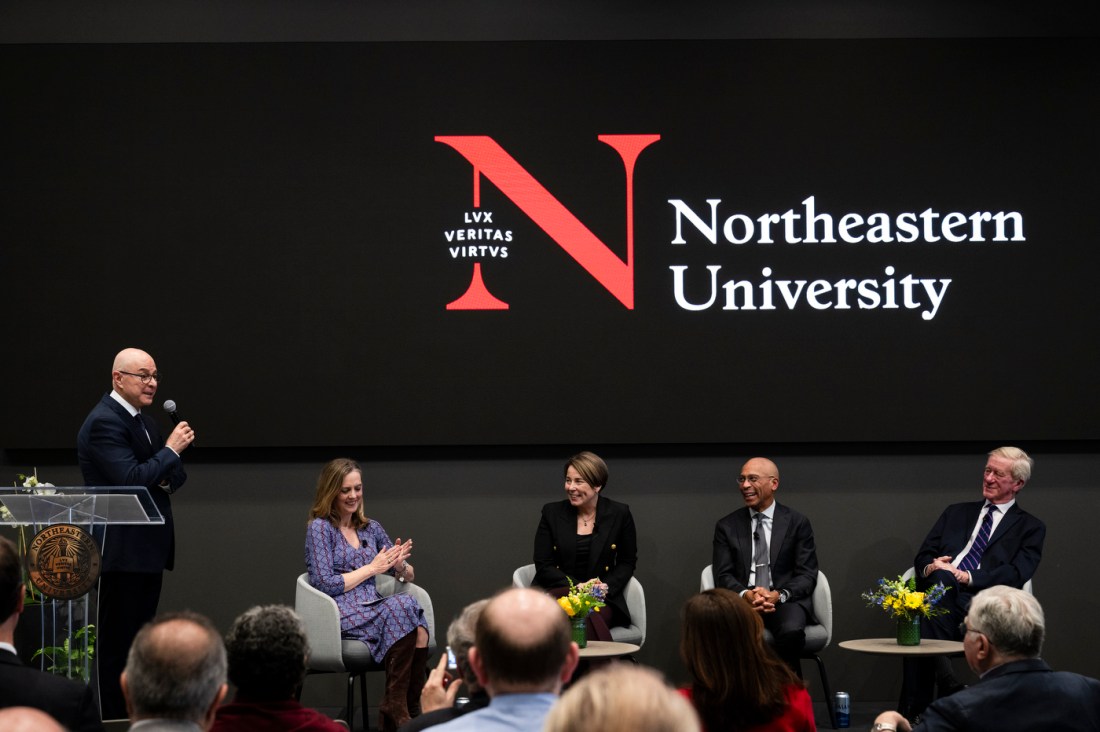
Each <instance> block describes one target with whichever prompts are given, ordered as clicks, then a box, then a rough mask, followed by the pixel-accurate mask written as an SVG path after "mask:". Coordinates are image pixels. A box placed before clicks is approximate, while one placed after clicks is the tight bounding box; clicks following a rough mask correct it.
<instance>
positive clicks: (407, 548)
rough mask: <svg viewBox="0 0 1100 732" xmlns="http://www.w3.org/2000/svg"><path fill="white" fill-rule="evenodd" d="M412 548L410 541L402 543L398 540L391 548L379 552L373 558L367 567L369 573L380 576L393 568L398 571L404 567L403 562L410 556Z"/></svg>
mask: <svg viewBox="0 0 1100 732" xmlns="http://www.w3.org/2000/svg"><path fill="white" fill-rule="evenodd" d="M412 546H413V543H412V539H409V540H408V541H405V542H402V541H401V539H400V538H398V539H397V541H396V542H394V545H393V546H391V547H389V548H387V549H383V550H381V551H380V552H378V554H376V555H375V556H374V559H372V560H371V563H370V565H369V566H370V568H371V573H372V574H382V573H384V572H388V571H390V570H391V569H393V568H394V567H396V568H397V569H398V570H399V571H400V570H401V569H402V568H403V567H404V566H405V562H406V561H407V560H408V559H409V557H411V556H412Z"/></svg>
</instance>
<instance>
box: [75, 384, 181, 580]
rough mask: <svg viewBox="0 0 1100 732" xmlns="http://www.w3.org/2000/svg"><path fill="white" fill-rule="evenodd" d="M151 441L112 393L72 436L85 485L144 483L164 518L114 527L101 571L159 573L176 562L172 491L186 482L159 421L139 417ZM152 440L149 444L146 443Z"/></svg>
mask: <svg viewBox="0 0 1100 732" xmlns="http://www.w3.org/2000/svg"><path fill="white" fill-rule="evenodd" d="M141 418H142V423H143V424H144V425H145V429H146V430H148V432H149V437H146V436H145V432H143V431H142V429H141V427H140V426H139V425H138V424H137V422H136V421H135V420H134V419H133V417H131V416H130V414H129V413H128V412H127V411H126V410H125V409H124V408H123V407H122V405H121V404H119V403H118V402H116V401H115V400H114V399H112V398H111V395H110V394H107V395H105V396H104V397H103V398H102V399H100V400H99V403H98V404H96V406H95V408H94V409H92V411H91V413H90V414H89V415H88V418H87V419H85V420H84V424H83V426H81V428H80V432H79V433H78V434H77V438H76V455H77V459H78V461H79V462H80V472H81V473H82V474H83V476H84V484H85V485H88V486H125V485H143V486H145V487H147V488H148V489H149V495H150V497H151V498H152V500H153V502H154V503H155V504H156V507H157V509H158V510H159V511H160V513H161V514H162V515H163V516H164V525H163V526H159V525H158V526H115V527H112V528H110V529H109V530H108V532H107V538H106V542H105V544H104V546H103V565H102V567H103V571H104V572H160V571H162V570H165V569H171V568H172V566H173V564H174V562H175V532H174V527H173V523H172V502H171V501H170V500H169V498H168V493H167V492H165V490H164V489H163V488H161V487H160V483H161V482H162V481H164V480H167V481H168V482H169V484H170V486H171V489H172V490H175V489H177V488H179V487H180V486H181V485H183V482H184V481H185V480H187V473H185V472H184V470H183V464H182V462H181V461H180V458H179V456H178V455H176V453H174V452H173V451H172V450H171V449H170V448H168V447H166V446H165V444H164V438H163V437H161V433H160V428H158V427H157V423H156V422H155V421H154V420H153V419H151V418H150V417H149V416H147V415H146V414H144V413H142V414H141ZM150 440H152V444H150Z"/></svg>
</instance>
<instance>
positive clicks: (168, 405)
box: [164, 399, 176, 414]
mask: <svg viewBox="0 0 1100 732" xmlns="http://www.w3.org/2000/svg"><path fill="white" fill-rule="evenodd" d="M164 411H166V412H168V413H169V414H171V413H172V412H174V411H176V403H175V402H174V401H172V400H171V399H166V400H165V401H164Z"/></svg>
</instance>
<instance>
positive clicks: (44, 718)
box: [0, 707, 65, 732]
mask: <svg viewBox="0 0 1100 732" xmlns="http://www.w3.org/2000/svg"><path fill="white" fill-rule="evenodd" d="M0 729H2V730H4V732H65V728H64V727H62V726H61V724H60V723H59V722H58V721H57V720H56V719H54V718H53V717H51V716H50V715H49V714H47V713H46V712H44V711H42V710H41V709H35V708H34V707H7V708H5V709H0Z"/></svg>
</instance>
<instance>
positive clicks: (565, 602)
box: [558, 597, 577, 617]
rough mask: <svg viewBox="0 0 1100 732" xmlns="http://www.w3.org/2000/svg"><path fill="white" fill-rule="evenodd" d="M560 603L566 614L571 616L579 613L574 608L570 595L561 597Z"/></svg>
mask: <svg viewBox="0 0 1100 732" xmlns="http://www.w3.org/2000/svg"><path fill="white" fill-rule="evenodd" d="M558 605H561V609H562V610H564V611H565V614H566V615H568V616H569V617H573V616H574V615H576V614H577V611H576V610H574V609H573V605H572V604H571V603H570V602H569V598H568V597H559V598H558Z"/></svg>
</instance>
